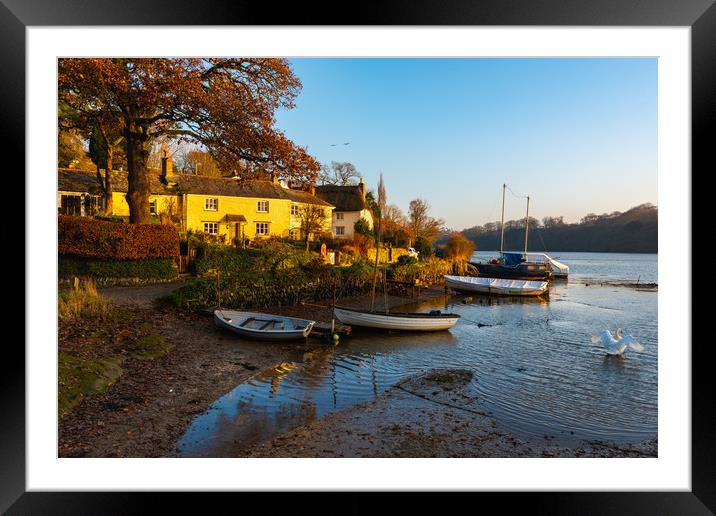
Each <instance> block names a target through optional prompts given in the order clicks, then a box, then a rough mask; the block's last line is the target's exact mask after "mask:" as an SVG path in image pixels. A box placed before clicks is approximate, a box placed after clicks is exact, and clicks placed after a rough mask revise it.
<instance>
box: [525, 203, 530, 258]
mask: <svg viewBox="0 0 716 516" xmlns="http://www.w3.org/2000/svg"><path fill="white" fill-rule="evenodd" d="M529 231H530V196H529V195H528V196H527V215H525V255H527V234H528V233H529ZM525 259H527V256H525Z"/></svg>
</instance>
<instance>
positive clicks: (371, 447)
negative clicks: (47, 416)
mask: <svg viewBox="0 0 716 516" xmlns="http://www.w3.org/2000/svg"><path fill="white" fill-rule="evenodd" d="M471 376H472V374H471V373H470V372H469V371H462V370H436V371H431V372H428V373H426V374H423V375H418V376H414V377H411V378H410V379H408V380H407V381H405V382H403V383H401V384H399V385H397V386H395V387H393V388H391V389H389V390H388V391H386V392H385V393H384V394H383V395H382V396H381V397H380V398H379V399H377V400H376V401H373V402H369V403H364V404H361V405H357V406H354V407H352V408H350V409H348V410H344V411H342V412H339V413H337V414H333V415H331V416H328V417H326V418H323V419H320V420H317V421H314V422H312V423H310V424H308V425H305V426H303V427H300V428H297V429H295V430H294V431H292V432H288V433H286V434H283V435H280V436H278V437H276V438H274V439H273V440H271V441H269V442H265V443H261V444H258V445H255V446H253V447H252V448H250V449H249V451H248V453H247V456H249V457H364V458H365V457H447V458H454V457H484V458H488V457H656V454H657V441H656V440H653V441H648V442H644V443H640V444H638V445H630V446H616V445H610V444H606V443H596V442H582V443H580V444H578V445H575V446H571V447H565V446H560V445H558V444H554V438H555V436H550V435H545V436H544V439H543V440H531V441H529V440H522V439H518V438H517V437H515V436H514V435H513V434H511V433H510V432H509V430H507V429H504V428H500V427H499V425H498V424H497V422H496V421H495V420H494V419H493V418H491V417H490V416H489V415H487V414H485V413H483V412H481V410H480V407H479V406H478V403H477V400H476V399H475V398H474V397H473V396H472V395H470V394H468V393H467V392H466V389H465V387H466V385H467V384H468V382H469V381H470V379H471Z"/></svg>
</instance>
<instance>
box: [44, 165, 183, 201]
mask: <svg viewBox="0 0 716 516" xmlns="http://www.w3.org/2000/svg"><path fill="white" fill-rule="evenodd" d="M57 190H58V191H59V192H87V193H92V194H97V195H99V194H101V190H100V187H99V182H98V181H97V173H96V172H94V171H86V170H75V169H69V168H60V169H57ZM112 190H113V191H115V192H126V191H127V172H126V171H122V170H113V171H112ZM150 191H151V193H153V194H156V195H159V194H164V195H173V194H174V195H175V194H176V191H174V190H173V189H171V188H170V187H168V186H167V185H165V184H164V183H162V182H161V181H160V180H159V175H158V174H157V175H152V176H151V177H150Z"/></svg>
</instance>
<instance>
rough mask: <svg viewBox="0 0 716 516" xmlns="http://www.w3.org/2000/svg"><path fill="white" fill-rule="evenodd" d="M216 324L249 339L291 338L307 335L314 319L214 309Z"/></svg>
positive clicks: (314, 322)
mask: <svg viewBox="0 0 716 516" xmlns="http://www.w3.org/2000/svg"><path fill="white" fill-rule="evenodd" d="M214 322H215V323H216V325H217V326H219V327H221V328H225V329H227V330H230V331H233V332H234V333H238V334H239V335H242V336H244V337H248V338H250V339H259V340H292V339H300V338H304V337H308V334H309V333H310V332H311V328H313V325H314V324H316V321H309V320H307V319H296V318H294V317H285V316H283V315H271V314H262V313H258V312H238V311H236V310H214Z"/></svg>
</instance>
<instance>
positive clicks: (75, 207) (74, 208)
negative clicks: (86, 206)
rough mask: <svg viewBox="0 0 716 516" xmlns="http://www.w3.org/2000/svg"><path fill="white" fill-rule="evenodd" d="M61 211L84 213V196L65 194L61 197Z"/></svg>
mask: <svg viewBox="0 0 716 516" xmlns="http://www.w3.org/2000/svg"><path fill="white" fill-rule="evenodd" d="M60 213H61V214H62V215H75V216H77V217H79V216H80V215H82V197H81V196H79V195H63V196H62V197H60Z"/></svg>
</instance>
